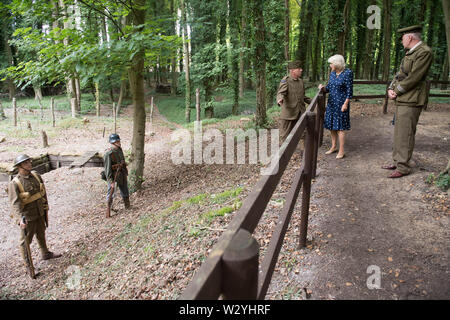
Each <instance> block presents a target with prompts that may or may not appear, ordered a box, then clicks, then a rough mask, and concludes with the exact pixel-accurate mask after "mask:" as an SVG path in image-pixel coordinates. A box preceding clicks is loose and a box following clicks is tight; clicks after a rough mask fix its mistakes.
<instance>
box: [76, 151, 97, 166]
mask: <svg viewBox="0 0 450 320" xmlns="http://www.w3.org/2000/svg"><path fill="white" fill-rule="evenodd" d="M97 153H98V151H87V152H85V153H84V154H83V155H82V156H81V158H80V159H78V160H75V161H74V162H73V163H72V164H71V165H70V168H73V167H82V166H83V165H84V164H85V163H86V162H88V161H89V160H90V159H91V158H92V157H94V156H96V155H97Z"/></svg>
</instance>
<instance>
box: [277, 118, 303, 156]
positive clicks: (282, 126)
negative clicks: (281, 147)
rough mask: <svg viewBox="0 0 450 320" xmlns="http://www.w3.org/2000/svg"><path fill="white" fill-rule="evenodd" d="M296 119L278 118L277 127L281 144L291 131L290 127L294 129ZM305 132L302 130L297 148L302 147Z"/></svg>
mask: <svg viewBox="0 0 450 320" xmlns="http://www.w3.org/2000/svg"><path fill="white" fill-rule="evenodd" d="M297 121H298V119H297V120H285V119H279V120H278V128H279V130H280V140H281V144H283V143H284V141H285V140H286V138H287V137H288V136H289V134H290V133H291V131H292V129H294V127H295V124H296V123H297ZM305 132H306V130H305ZM305 132H303V134H302V136H301V137H300V142H299V145H300V146H299V148H301V149H303V148H304V140H305Z"/></svg>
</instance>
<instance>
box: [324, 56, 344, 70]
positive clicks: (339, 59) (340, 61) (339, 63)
mask: <svg viewBox="0 0 450 320" xmlns="http://www.w3.org/2000/svg"><path fill="white" fill-rule="evenodd" d="M328 63H332V64H334V65H335V66H336V68H338V69H339V70H343V69H344V68H345V59H344V57H343V56H341V55H340V54H335V55H334V56H332V57H330V58H329V59H328Z"/></svg>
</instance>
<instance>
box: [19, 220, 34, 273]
mask: <svg viewBox="0 0 450 320" xmlns="http://www.w3.org/2000/svg"><path fill="white" fill-rule="evenodd" d="M22 223H23V224H26V220H25V217H22ZM22 234H23V238H24V247H25V266H26V267H27V271H28V274H29V275H30V277H31V279H36V274H35V272H34V265H33V258H32V257H31V249H30V244H29V243H28V240H27V234H28V232H27V228H25V229H22Z"/></svg>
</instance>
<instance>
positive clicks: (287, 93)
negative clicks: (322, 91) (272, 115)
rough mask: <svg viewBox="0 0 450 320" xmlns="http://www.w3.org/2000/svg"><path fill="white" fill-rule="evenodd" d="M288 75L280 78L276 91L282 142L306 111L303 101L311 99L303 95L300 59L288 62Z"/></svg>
mask: <svg viewBox="0 0 450 320" xmlns="http://www.w3.org/2000/svg"><path fill="white" fill-rule="evenodd" d="M288 69H289V75H288V76H285V77H284V78H283V79H281V82H280V85H279V87H278V92H277V103H278V105H279V106H281V115H280V119H279V128H280V137H281V141H282V143H283V142H284V141H285V140H286V138H287V136H288V135H289V133H290V132H291V130H292V129H293V128H294V126H295V124H296V123H297V120H298V119H299V118H300V116H301V115H302V113H303V112H305V111H306V107H305V102H306V103H308V104H309V103H310V102H311V99H310V98H308V97H305V86H304V84H303V80H302V79H301V76H302V72H303V69H302V67H301V63H300V61H291V62H289V63H288Z"/></svg>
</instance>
